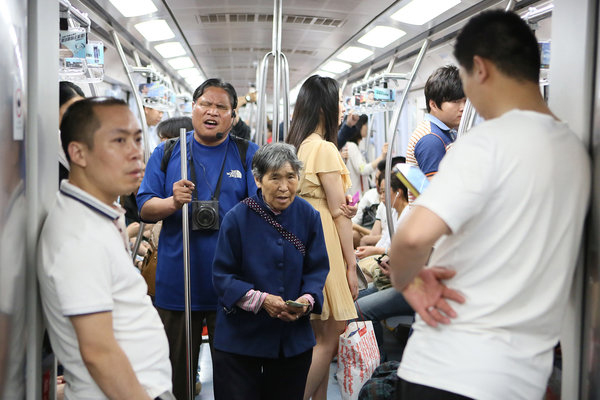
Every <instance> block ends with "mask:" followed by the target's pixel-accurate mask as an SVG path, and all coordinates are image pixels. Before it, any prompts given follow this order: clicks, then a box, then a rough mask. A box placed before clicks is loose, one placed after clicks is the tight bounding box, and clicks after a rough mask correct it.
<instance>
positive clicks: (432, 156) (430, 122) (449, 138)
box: [406, 114, 454, 203]
mask: <svg viewBox="0 0 600 400" xmlns="http://www.w3.org/2000/svg"><path fill="white" fill-rule="evenodd" d="M453 142H454V135H453V134H452V132H451V130H450V128H448V127H447V126H446V125H445V124H444V123H443V122H442V121H440V120H439V119H437V118H436V117H434V116H433V115H431V114H426V115H425V119H424V120H423V121H421V122H420V123H419V124H418V125H417V128H416V129H415V130H414V132H413V133H412V135H411V137H410V139H409V140H408V146H407V149H406V163H407V164H410V165H414V166H416V167H419V168H420V169H421V171H423V173H424V174H425V175H426V176H427V177H429V178H430V177H432V176H434V175H435V174H436V173H437V170H438V166H439V164H440V161H441V160H442V158H443V157H444V155H445V154H446V152H447V151H448V150H449V149H450V148H451V147H452V143H453ZM414 200H415V197H414V196H413V195H412V193H409V194H408V201H409V203H412V202H413V201H414Z"/></svg>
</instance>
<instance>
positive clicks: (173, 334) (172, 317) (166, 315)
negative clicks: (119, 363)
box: [156, 307, 217, 400]
mask: <svg viewBox="0 0 600 400" xmlns="http://www.w3.org/2000/svg"><path fill="white" fill-rule="evenodd" d="M156 309H157V311H158V315H159V316H160V319H161V320H162V323H163V325H164V326H165V332H166V334H167V339H168V340H169V359H170V360H171V368H172V370H173V376H172V380H173V394H174V395H175V398H176V399H177V400H184V399H187V361H186V354H185V353H186V347H187V345H186V341H185V312H184V311H172V310H165V309H163V308H159V307H156ZM216 316H217V313H216V312H215V311H192V365H193V371H192V377H195V376H196V370H197V368H198V357H199V355H200V344H202V325H203V324H202V323H203V321H204V319H205V318H206V326H207V328H208V341H209V344H210V352H211V355H212V354H213V337H214V333H215V320H216Z"/></svg>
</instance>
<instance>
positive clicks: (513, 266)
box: [390, 11, 591, 400]
mask: <svg viewBox="0 0 600 400" xmlns="http://www.w3.org/2000/svg"><path fill="white" fill-rule="evenodd" d="M454 55H455V57H456V59H457V60H458V62H459V64H460V65H461V71H460V73H461V79H462V81H463V88H464V91H465V93H466V95H467V97H468V98H469V99H470V100H471V102H472V103H473V105H474V106H475V108H476V109H477V111H478V112H479V114H480V115H481V116H483V117H484V118H485V119H486V122H484V123H482V124H481V125H478V126H477V127H476V128H474V129H473V130H472V131H471V132H470V133H469V135H468V136H466V137H464V138H461V139H459V140H458V141H457V142H456V143H455V144H454V147H453V150H452V152H450V153H448V154H447V155H446V157H444V159H443V160H442V162H441V164H440V168H439V172H438V174H437V175H436V176H435V177H434V178H433V179H432V181H431V185H430V186H429V187H428V188H427V190H426V191H425V192H424V193H423V194H422V195H421V196H420V197H419V198H418V199H417V201H416V202H415V207H414V208H413V210H411V212H410V213H409V215H408V216H407V218H406V219H405V220H404V221H403V223H402V224H401V225H400V227H399V230H398V232H397V234H396V235H395V236H394V238H393V241H392V251H391V255H390V258H391V260H392V265H391V267H392V282H393V284H394V286H395V287H396V288H397V289H400V290H402V292H403V294H404V296H405V298H406V299H407V301H408V302H409V303H410V304H411V306H412V307H413V308H414V309H415V311H416V312H418V314H419V318H418V319H417V321H416V322H415V324H414V326H413V328H414V333H413V335H412V336H411V338H410V339H409V342H408V345H407V347H406V350H405V352H404V355H403V358H402V363H401V365H400V368H399V370H398V375H399V377H400V378H401V380H400V384H399V387H398V390H399V393H398V398H402V399H425V398H435V399H465V398H476V399H482V400H505V399H541V398H543V396H544V392H545V390H546V385H547V381H548V377H549V376H550V373H551V369H552V361H553V349H554V347H555V346H556V344H557V342H558V339H559V332H560V326H561V319H562V317H563V314H564V311H565V306H566V301H567V298H568V292H569V288H570V286H571V282H572V277H573V271H574V267H575V263H576V259H577V255H578V251H579V247H580V243H581V236H582V230H583V220H584V217H585V214H586V210H587V205H588V198H589V194H590V180H591V177H590V165H589V159H588V155H587V152H586V150H585V149H584V147H583V145H582V143H581V142H580V140H579V139H578V138H577V137H576V135H575V134H574V133H573V132H572V131H570V130H569V128H568V127H567V125H566V124H565V123H563V122H561V121H559V120H558V119H557V118H556V116H554V115H553V114H552V112H551V111H550V109H549V108H548V107H547V105H546V104H545V102H544V100H543V98H542V96H541V95H540V90H539V86H538V79H539V66H540V58H539V50H538V44H537V41H536V39H535V36H534V34H533V33H532V32H531V30H530V29H529V27H528V26H527V24H526V23H525V22H523V21H522V20H521V19H520V18H519V17H518V16H517V15H516V14H514V13H507V12H503V11H489V12H484V13H482V14H480V15H478V16H476V17H474V18H473V19H472V20H471V21H469V23H468V24H467V25H466V26H465V27H464V28H463V30H462V32H461V33H460V34H459V36H458V38H457V40H456V46H455V50H454ZM438 240H439V241H438ZM436 242H437V244H436V246H435V250H434V251H433V253H432V254H431V258H430V259H429V261H427V260H428V257H429V255H430V251H431V248H432V246H433V245H434V243H436ZM427 262H428V265H429V266H435V267H427V268H423V265H425V264H426V263H427ZM443 267H445V268H446V269H444V268H443ZM443 271H446V273H447V275H446V277H445V278H440V276H441V275H442V273H443ZM441 279H446V280H444V281H443V283H442V281H441ZM445 285H447V287H446V286H445ZM450 287H451V288H452V289H454V290H457V291H458V292H460V293H461V294H462V295H463V296H464V297H463V298H461V297H459V296H455V295H450V297H452V298H455V300H456V301H455V300H449V301H447V300H448V299H444V298H443V296H446V297H448V295H449V288H450ZM434 289H435V290H437V292H435V290H434ZM449 317H450V318H453V319H452V321H451V322H450V319H449ZM439 322H441V323H442V324H441V325H438V323H439Z"/></svg>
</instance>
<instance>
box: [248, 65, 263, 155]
mask: <svg viewBox="0 0 600 400" xmlns="http://www.w3.org/2000/svg"><path fill="white" fill-rule="evenodd" d="M254 84H255V90H256V103H254V107H253V108H252V109H253V110H254V113H253V115H252V118H251V120H250V121H248V122H249V125H250V128H252V127H254V141H255V142H256V143H258V95H259V93H258V91H259V90H260V65H259V64H258V63H257V64H256V77H255V79H254Z"/></svg>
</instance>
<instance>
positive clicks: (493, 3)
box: [72, 0, 539, 93]
mask: <svg viewBox="0 0 600 400" xmlns="http://www.w3.org/2000/svg"><path fill="white" fill-rule="evenodd" d="M132 1H133V0H72V3H77V4H81V5H82V6H83V7H84V11H86V12H90V14H91V15H93V16H94V17H96V16H98V17H99V18H100V19H103V20H104V21H101V22H98V24H99V25H100V26H103V27H104V29H113V28H114V29H116V30H117V31H118V32H121V34H122V35H124V36H126V38H125V39H126V40H128V41H129V42H130V43H131V46H132V48H135V49H138V50H139V51H140V52H141V53H142V54H143V55H145V56H146V57H144V58H145V59H150V60H151V61H152V62H153V63H155V64H157V65H159V66H160V67H161V68H163V69H165V70H167V71H168V72H170V73H171V74H172V75H173V76H175V77H180V76H183V74H182V73H180V72H178V70H176V69H175V68H174V67H172V66H171V65H170V62H169V61H170V59H169V58H168V56H163V55H161V54H159V52H158V49H157V45H162V44H167V43H170V42H173V41H175V42H179V43H180V44H181V45H182V47H183V49H184V50H185V55H184V56H186V57H189V58H190V59H191V61H192V63H193V64H194V68H196V72H195V73H196V76H195V77H192V78H189V76H188V75H189V74H188V75H186V81H187V83H188V86H189V87H190V88H194V87H195V86H196V85H197V84H198V82H200V81H201V80H202V79H204V78H205V77H220V78H222V79H224V80H226V81H229V82H231V83H232V84H233V85H234V86H235V87H236V89H237V90H238V91H239V92H240V93H244V92H246V91H247V90H248V89H249V86H250V84H252V83H254V82H255V80H256V69H257V65H258V63H259V62H260V60H261V59H262V58H263V57H264V55H265V54H266V53H267V52H269V51H270V50H271V47H272V29H273V0H220V1H218V2H214V1H210V2H209V1H205V0H144V1H150V2H151V3H150V5H149V7H148V8H146V9H135V8H134V10H133V13H134V14H137V15H133V16H128V17H126V16H124V15H123V13H121V12H120V11H118V9H117V8H116V4H118V3H119V2H121V3H125V4H129V5H131V2H132ZM136 1H138V0H136ZM535 2H536V1H535V0H518V1H517V7H518V8H524V7H526V6H527V5H529V4H532V3H535ZM538 2H539V1H538ZM417 3H422V4H425V5H427V6H428V8H429V9H432V8H437V12H438V14H437V15H436V16H432V17H424V18H421V17H422V14H426V12H425V11H420V12H419V13H417V14H414V15H410V14H407V13H406V11H411V8H412V9H413V11H414V7H416V4H417ZM506 3H507V1H506V0H504V1H502V0H397V1H394V0H369V1H364V0H283V1H282V14H283V22H282V40H281V47H282V50H283V53H284V54H285V55H286V56H287V58H288V60H289V65H290V84H291V86H292V87H294V86H295V85H297V84H299V83H301V82H302V80H303V79H304V78H306V77H307V76H309V75H310V74H312V73H314V72H316V71H322V70H326V71H327V70H329V71H330V73H332V76H334V77H336V78H338V79H346V78H349V79H350V81H353V80H356V79H360V78H361V77H362V75H364V73H365V71H366V70H367V69H368V68H369V67H372V68H373V69H381V68H383V67H385V65H386V64H387V63H388V61H389V60H390V59H391V58H392V57H394V56H398V57H400V59H401V60H400V61H402V58H403V57H406V56H407V55H408V56H410V54H411V52H412V53H414V52H415V50H418V48H419V47H420V44H421V42H422V40H424V39H425V38H426V37H428V36H429V37H431V38H432V39H433V40H434V41H436V40H438V41H439V42H440V43H443V41H444V40H446V39H445V38H446V37H449V36H450V37H451V35H452V34H455V32H456V31H457V30H458V29H459V28H460V26H462V24H464V21H465V19H466V18H468V17H470V16H471V15H473V14H475V13H477V12H480V11H482V10H484V9H486V8H489V7H505V6H506ZM130 8H131V7H130ZM419 19H421V20H419ZM155 20H163V21H164V22H165V23H166V25H168V27H169V28H170V30H171V31H172V33H171V35H168V36H170V37H167V38H163V39H158V40H154V39H148V38H147V37H145V36H144V35H143V34H142V33H141V31H140V29H138V28H139V24H140V23H144V22H148V21H155ZM378 29H383V30H385V32H384V34H383V36H381V37H379V38H376V39H375V40H374V41H369V40H368V38H367V37H366V36H365V35H367V34H369V35H371V34H373V33H375V31H376V30H378ZM150 33H155V29H154V28H151V29H150ZM393 34H398V35H399V36H397V38H396V39H394V40H391V41H390V42H389V43H385V39H387V38H390V37H391V36H392V35H393ZM357 52H358V53H357ZM356 57H358V58H356ZM330 62H333V63H330ZM328 63H329V65H328ZM331 71H332V72H331ZM187 72H188V73H189V72H190V71H189V70H188V71H187ZM270 79H271V78H270ZM270 79H269V81H270ZM269 83H270V82H269ZM269 86H270V85H269Z"/></svg>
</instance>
